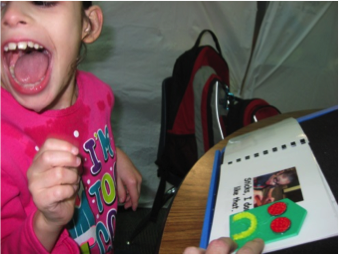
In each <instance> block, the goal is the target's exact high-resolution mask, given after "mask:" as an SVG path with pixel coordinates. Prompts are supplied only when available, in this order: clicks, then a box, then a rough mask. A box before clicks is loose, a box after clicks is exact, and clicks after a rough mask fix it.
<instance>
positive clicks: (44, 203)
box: [34, 185, 79, 211]
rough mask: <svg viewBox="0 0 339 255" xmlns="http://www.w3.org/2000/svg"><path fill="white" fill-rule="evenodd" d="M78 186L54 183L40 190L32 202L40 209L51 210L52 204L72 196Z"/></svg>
mask: <svg viewBox="0 0 339 255" xmlns="http://www.w3.org/2000/svg"><path fill="white" fill-rule="evenodd" d="M78 188H79V185H56V186H53V187H51V188H49V189H46V190H44V191H43V192H41V193H40V194H39V196H38V197H37V198H38V200H37V201H34V202H35V203H36V205H37V206H38V207H39V208H40V209H43V210H49V211H53V209H52V208H53V205H57V204H58V203H59V202H62V201H65V200H68V199H71V198H74V196H75V195H76V193H77V190H78Z"/></svg>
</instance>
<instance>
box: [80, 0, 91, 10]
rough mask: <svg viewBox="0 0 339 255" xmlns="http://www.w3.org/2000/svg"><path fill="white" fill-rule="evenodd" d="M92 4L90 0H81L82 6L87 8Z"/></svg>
mask: <svg viewBox="0 0 339 255" xmlns="http://www.w3.org/2000/svg"><path fill="white" fill-rule="evenodd" d="M91 6H92V1H82V7H83V8H84V9H85V10H87V9H88V8H89V7H91Z"/></svg>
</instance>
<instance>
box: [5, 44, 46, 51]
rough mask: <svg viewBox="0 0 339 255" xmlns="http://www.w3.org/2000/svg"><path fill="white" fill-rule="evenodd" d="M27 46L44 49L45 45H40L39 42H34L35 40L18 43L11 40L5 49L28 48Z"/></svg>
mask: <svg viewBox="0 0 339 255" xmlns="http://www.w3.org/2000/svg"><path fill="white" fill-rule="evenodd" d="M27 47H29V48H34V49H36V50H41V49H43V48H44V47H43V46H42V45H39V44H37V43H33V42H18V43H13V42H10V43H8V45H6V46H5V47H4V51H6V52H7V51H9V50H16V49H18V50H26V49H27Z"/></svg>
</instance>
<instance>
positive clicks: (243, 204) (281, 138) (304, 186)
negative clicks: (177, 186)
mask: <svg viewBox="0 0 339 255" xmlns="http://www.w3.org/2000/svg"><path fill="white" fill-rule="evenodd" d="M334 138H335V137H334ZM334 138H333V139H334ZM309 143H310V141H309V139H308V137H307V136H306V135H305V133H304V131H303V129H302V128H301V126H300V124H299V123H298V121H297V120H296V119H293V118H290V119H286V120H283V121H281V122H279V123H276V124H274V125H271V126H269V127H265V128H262V129H259V130H256V131H253V132H250V133H247V134H244V135H241V136H238V137H235V138H232V139H230V140H229V141H228V144H227V146H226V148H225V151H224V152H223V153H222V154H220V157H222V158H221V159H219V160H221V162H222V163H221V165H220V176H219V181H218V188H217V192H216V201H215V207H214V211H213V212H214V213H213V221H212V224H211V226H210V228H211V230H210V233H209V238H208V240H209V241H211V240H214V239H216V238H219V237H222V236H231V235H230V230H229V229H230V218H229V216H230V215H233V214H236V213H240V212H243V211H247V210H251V209H255V208H259V207H262V208H263V207H264V206H265V205H269V204H272V203H274V202H276V201H280V200H283V199H286V198H287V199H289V200H291V201H293V203H295V204H297V205H298V206H300V207H302V208H304V209H305V210H306V211H307V215H306V217H305V219H303V223H302V226H301V228H300V232H299V233H298V234H297V235H295V236H293V237H290V238H286V239H284V238H282V240H279V241H274V242H269V243H267V244H266V245H265V249H264V252H273V251H277V250H282V249H286V248H288V247H293V246H298V245H301V244H307V243H309V242H314V241H317V240H322V239H326V238H330V237H334V236H337V235H338V205H337V202H336V199H335V197H334V196H333V193H332V191H331V189H330V187H329V185H328V182H327V181H326V178H325V177H324V174H323V172H322V170H321V168H320V166H319V164H318V162H317V159H316V157H315V156H314V154H313V152H312V149H311V147H310V144H309ZM336 176H337V173H336ZM212 178H213V177H212ZM252 211H253V210H252ZM258 224H259V225H260V224H262V223H260V222H258ZM292 224H295V223H292ZM328 243H333V242H331V241H330V242H328ZM325 245H327V244H325ZM336 245H337V241H336ZM304 247H306V246H304ZM323 248H326V247H323ZM307 250H308V249H305V251H307ZM324 250H326V249H324ZM285 251H287V250H285ZM298 252H300V250H298Z"/></svg>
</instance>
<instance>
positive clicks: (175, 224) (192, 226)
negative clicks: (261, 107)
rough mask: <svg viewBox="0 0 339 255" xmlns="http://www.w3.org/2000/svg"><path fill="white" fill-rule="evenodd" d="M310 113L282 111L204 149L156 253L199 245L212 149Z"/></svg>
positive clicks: (209, 176) (172, 210)
mask: <svg viewBox="0 0 339 255" xmlns="http://www.w3.org/2000/svg"><path fill="white" fill-rule="evenodd" d="M312 112H315V110H305V111H298V112H293V113H284V114H280V115H277V116H274V117H271V118H267V119H264V120H261V121H259V122H257V123H253V124H251V125H248V126H246V127H244V128H242V129H240V130H238V131H236V132H234V133H233V134H231V135H230V136H228V137H226V138H225V139H224V140H222V141H220V142H219V143H218V144H216V145H215V146H214V147H213V148H211V149H210V150H209V151H207V152H206V153H205V154H204V155H203V156H202V157H201V158H200V159H199V160H198V161H197V163H196V164H195V165H194V166H193V167H192V169H191V170H190V172H189V173H188V174H187V176H186V178H185V179H184V181H183V183H182V185H181V186H180V188H179V190H178V193H177V195H176V197H175V198H174V200H173V204H172V206H171V209H170V212H169V214H168V218H167V220H166V225H165V229H164V233H163V236H162V239H161V244H160V250H159V253H161V254H179V253H182V252H183V251H184V249H185V248H186V247H188V246H199V243H200V236H201V230H202V226H203V221H204V216H205V209H206V203H207V197H208V190H209V184H210V180H211V173H212V168H213V161H214V154H215V151H216V150H221V149H223V148H224V147H225V146H226V144H227V141H228V140H229V139H230V138H232V137H235V136H238V135H242V134H245V133H248V132H250V131H253V130H256V129H259V128H261V127H265V126H268V125H271V124H274V123H276V122H278V121H280V120H283V119H286V118H289V117H294V118H298V117H301V116H305V115H307V114H310V113H312Z"/></svg>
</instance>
